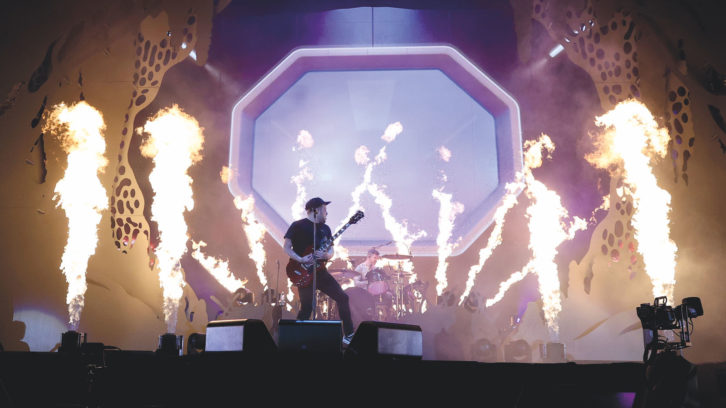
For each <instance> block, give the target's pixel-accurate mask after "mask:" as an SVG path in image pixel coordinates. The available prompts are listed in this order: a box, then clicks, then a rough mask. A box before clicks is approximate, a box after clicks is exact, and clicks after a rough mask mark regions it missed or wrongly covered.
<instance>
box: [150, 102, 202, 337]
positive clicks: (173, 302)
mask: <svg viewBox="0 0 726 408" xmlns="http://www.w3.org/2000/svg"><path fill="white" fill-rule="evenodd" d="M144 131H145V132H146V133H148V134H149V137H148V138H147V139H146V140H145V141H144V143H143V144H142V145H141V154H142V155H143V156H144V157H148V158H152V159H153V160H154V169H153V170H152V171H151V174H150V175H149V181H150V182H151V187H152V188H153V189H154V202H153V204H152V205H151V214H152V215H151V219H152V220H154V221H156V223H157V224H158V226H159V238H160V242H159V246H158V247H157V248H156V250H155V254H156V257H157V258H158V268H159V280H160V282H161V287H162V289H163V295H164V318H165V320H166V323H167V330H168V332H169V333H173V332H174V331H175V328H176V320H177V311H178V309H179V300H180V299H181V297H182V295H183V288H184V286H185V284H186V283H185V282H184V276H183V272H182V269H181V265H180V264H179V260H180V259H181V257H182V255H183V254H184V253H185V252H186V250H187V245H186V243H187V240H188V239H189V238H188V236H187V224H186V221H185V220H184V210H187V211H191V210H192V209H193V208H194V199H193V198H192V186H191V184H192V178H191V177H189V175H188V174H187V171H188V169H189V167H190V166H191V165H192V164H194V163H196V162H197V161H199V160H200V159H201V158H202V156H201V155H200V151H201V149H202V144H203V143H204V136H203V135H202V128H200V127H199V123H197V121H196V119H194V118H193V117H191V116H189V115H187V114H186V113H184V112H182V111H181V109H180V108H179V107H178V106H177V105H174V106H173V107H171V108H167V109H163V110H161V111H159V113H157V114H156V116H154V117H153V118H152V119H151V120H149V121H148V122H146V125H144Z"/></svg>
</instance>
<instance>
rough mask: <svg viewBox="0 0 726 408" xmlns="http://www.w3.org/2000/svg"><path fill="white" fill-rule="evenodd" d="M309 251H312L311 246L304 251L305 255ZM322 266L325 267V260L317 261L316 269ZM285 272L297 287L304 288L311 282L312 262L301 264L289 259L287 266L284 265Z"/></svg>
mask: <svg viewBox="0 0 726 408" xmlns="http://www.w3.org/2000/svg"><path fill="white" fill-rule="evenodd" d="M309 253H312V247H311V248H310V250H309V251H306V253H305V254H306V255H307V254H309ZM322 268H325V262H323V261H318V265H317V270H320V269H322ZM285 273H287V277H288V278H290V281H291V282H292V284H293V285H295V286H297V287H299V288H306V287H308V286H310V285H311V284H312V283H313V265H312V263H310V264H302V263H300V262H297V261H293V260H292V259H290V261H289V262H288V263H287V266H286V267H285Z"/></svg>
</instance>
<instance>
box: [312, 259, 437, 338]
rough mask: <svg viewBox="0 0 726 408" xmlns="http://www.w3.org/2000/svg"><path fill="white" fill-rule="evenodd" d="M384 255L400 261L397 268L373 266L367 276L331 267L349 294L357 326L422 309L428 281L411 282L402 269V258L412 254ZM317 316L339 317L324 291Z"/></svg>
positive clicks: (330, 318)
mask: <svg viewBox="0 0 726 408" xmlns="http://www.w3.org/2000/svg"><path fill="white" fill-rule="evenodd" d="M381 258H383V259H387V260H391V261H399V262H398V264H397V265H396V266H395V267H394V266H391V265H387V266H384V267H382V268H373V269H371V270H370V271H369V272H368V273H366V275H365V277H361V274H359V273H358V272H356V271H353V270H350V269H328V272H329V273H330V274H331V275H332V276H333V277H334V278H335V279H336V280H337V281H338V283H340V286H341V287H342V288H343V289H344V290H345V293H346V294H347V295H348V302H349V305H350V310H351V316H352V318H353V323H354V324H355V325H358V324H359V323H360V322H361V321H364V320H375V321H396V320H399V319H401V318H403V317H405V316H407V315H409V314H413V313H422V312H423V310H422V309H423V305H424V302H425V299H424V294H425V291H426V288H427V286H428V284H424V283H422V282H421V281H416V282H413V283H410V278H411V276H412V273H410V272H406V271H404V270H403V269H402V263H403V261H406V260H410V259H412V258H413V257H412V256H410V255H399V254H392V255H382V256H381ZM394 264H395V262H394ZM355 279H357V281H358V285H356V281H355ZM317 316H319V318H321V319H324V320H336V319H339V314H338V310H337V305H336V303H335V301H333V300H332V299H330V298H329V297H328V296H327V295H325V294H324V293H320V294H319V295H318V303H317Z"/></svg>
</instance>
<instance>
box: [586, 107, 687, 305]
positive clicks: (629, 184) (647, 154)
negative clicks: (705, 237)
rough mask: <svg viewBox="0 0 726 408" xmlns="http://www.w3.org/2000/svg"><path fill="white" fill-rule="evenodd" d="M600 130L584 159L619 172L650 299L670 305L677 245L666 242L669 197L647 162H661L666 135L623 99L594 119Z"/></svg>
mask: <svg viewBox="0 0 726 408" xmlns="http://www.w3.org/2000/svg"><path fill="white" fill-rule="evenodd" d="M595 123H596V124H597V125H598V126H601V127H603V128H604V129H603V131H602V132H601V133H599V134H596V135H594V144H595V146H596V148H597V150H596V152H594V153H592V154H590V155H587V156H586V159H587V160H588V161H589V162H590V163H592V164H593V165H594V166H596V167H600V168H604V169H611V170H613V169H615V170H619V169H621V170H622V176H623V182H624V186H623V187H624V191H619V192H618V195H619V196H621V197H622V196H623V194H626V193H627V194H629V195H630V196H632V198H633V209H634V212H633V218H632V225H633V228H634V234H633V235H634V237H635V239H636V241H637V242H638V252H640V254H641V255H642V256H643V262H644V264H645V271H646V273H647V274H648V276H650V279H651V281H652V283H653V296H654V297H657V296H667V298H668V302H673V287H674V285H675V283H676V281H675V269H676V251H677V250H678V248H677V247H676V244H675V243H674V242H673V241H672V240H671V239H670V221H669V219H668V213H669V212H670V202H671V196H670V194H669V193H668V192H667V191H665V190H663V189H662V188H660V187H658V182H657V180H656V178H655V175H654V174H653V169H652V168H651V165H650V162H651V160H652V159H655V158H663V157H664V156H665V154H666V152H667V145H668V140H669V139H670V136H669V135H668V131H667V130H666V129H664V128H662V127H659V126H658V124H657V123H656V122H655V119H654V118H653V115H652V114H651V113H650V111H649V110H648V108H647V107H646V106H645V105H644V104H642V103H641V102H638V101H635V100H628V101H624V102H621V103H619V104H618V105H616V106H615V107H614V108H613V109H612V110H610V111H609V112H607V113H605V114H604V115H602V116H599V117H597V118H595Z"/></svg>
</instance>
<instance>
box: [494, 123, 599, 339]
mask: <svg viewBox="0 0 726 408" xmlns="http://www.w3.org/2000/svg"><path fill="white" fill-rule="evenodd" d="M524 147H525V157H524V158H525V167H524V173H523V177H524V182H525V185H526V189H525V193H526V194H527V197H528V198H529V199H530V200H531V204H530V206H529V207H528V208H527V217H528V218H529V232H530V241H529V248H530V250H531V251H532V259H531V260H530V261H529V262H528V263H527V265H526V266H525V267H524V268H522V270H521V271H519V272H515V273H514V274H513V275H512V276H511V277H510V278H509V279H508V280H507V281H505V282H504V283H502V284H501V285H500V290H499V293H497V295H496V296H495V297H494V298H492V299H487V301H486V306H487V307H489V306H491V305H493V304H494V303H496V302H497V301H499V300H500V299H501V298H502V296H503V294H504V293H505V292H506V290H507V289H508V288H509V287H510V286H511V285H512V284H513V283H515V282H518V281H520V280H521V279H522V278H524V276H526V275H527V274H528V273H530V272H534V273H536V274H537V280H538V284H539V292H540V295H541V296H542V303H543V306H542V307H543V309H544V314H545V320H546V322H547V326H548V328H549V329H550V332H551V333H552V334H553V335H554V337H555V338H556V337H557V336H558V333H559V324H558V321H557V317H558V314H559V312H560V310H562V306H561V302H560V280H559V277H558V272H557V264H556V263H555V261H554V259H555V256H556V255H557V247H558V246H559V245H560V244H561V243H562V242H564V241H565V240H569V239H572V238H574V236H575V232H577V231H579V230H584V229H586V228H587V222H586V221H585V220H583V219H582V218H579V217H573V221H572V223H570V225H566V223H565V220H566V219H567V218H568V217H569V215H568V212H567V209H565V208H564V207H563V206H562V202H561V201H560V196H559V195H558V194H557V193H555V192H554V191H551V190H549V189H548V188H547V186H545V185H544V184H543V183H541V182H540V181H538V180H536V179H535V178H534V175H533V174H532V169H533V168H537V167H539V166H541V165H542V159H543V152H545V151H546V152H547V153H548V157H549V153H551V152H552V151H553V150H554V148H555V146H554V143H553V142H552V140H551V139H550V138H549V136H547V135H545V134H543V135H542V136H541V137H540V138H539V139H538V140H536V141H527V142H525V143H524Z"/></svg>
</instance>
